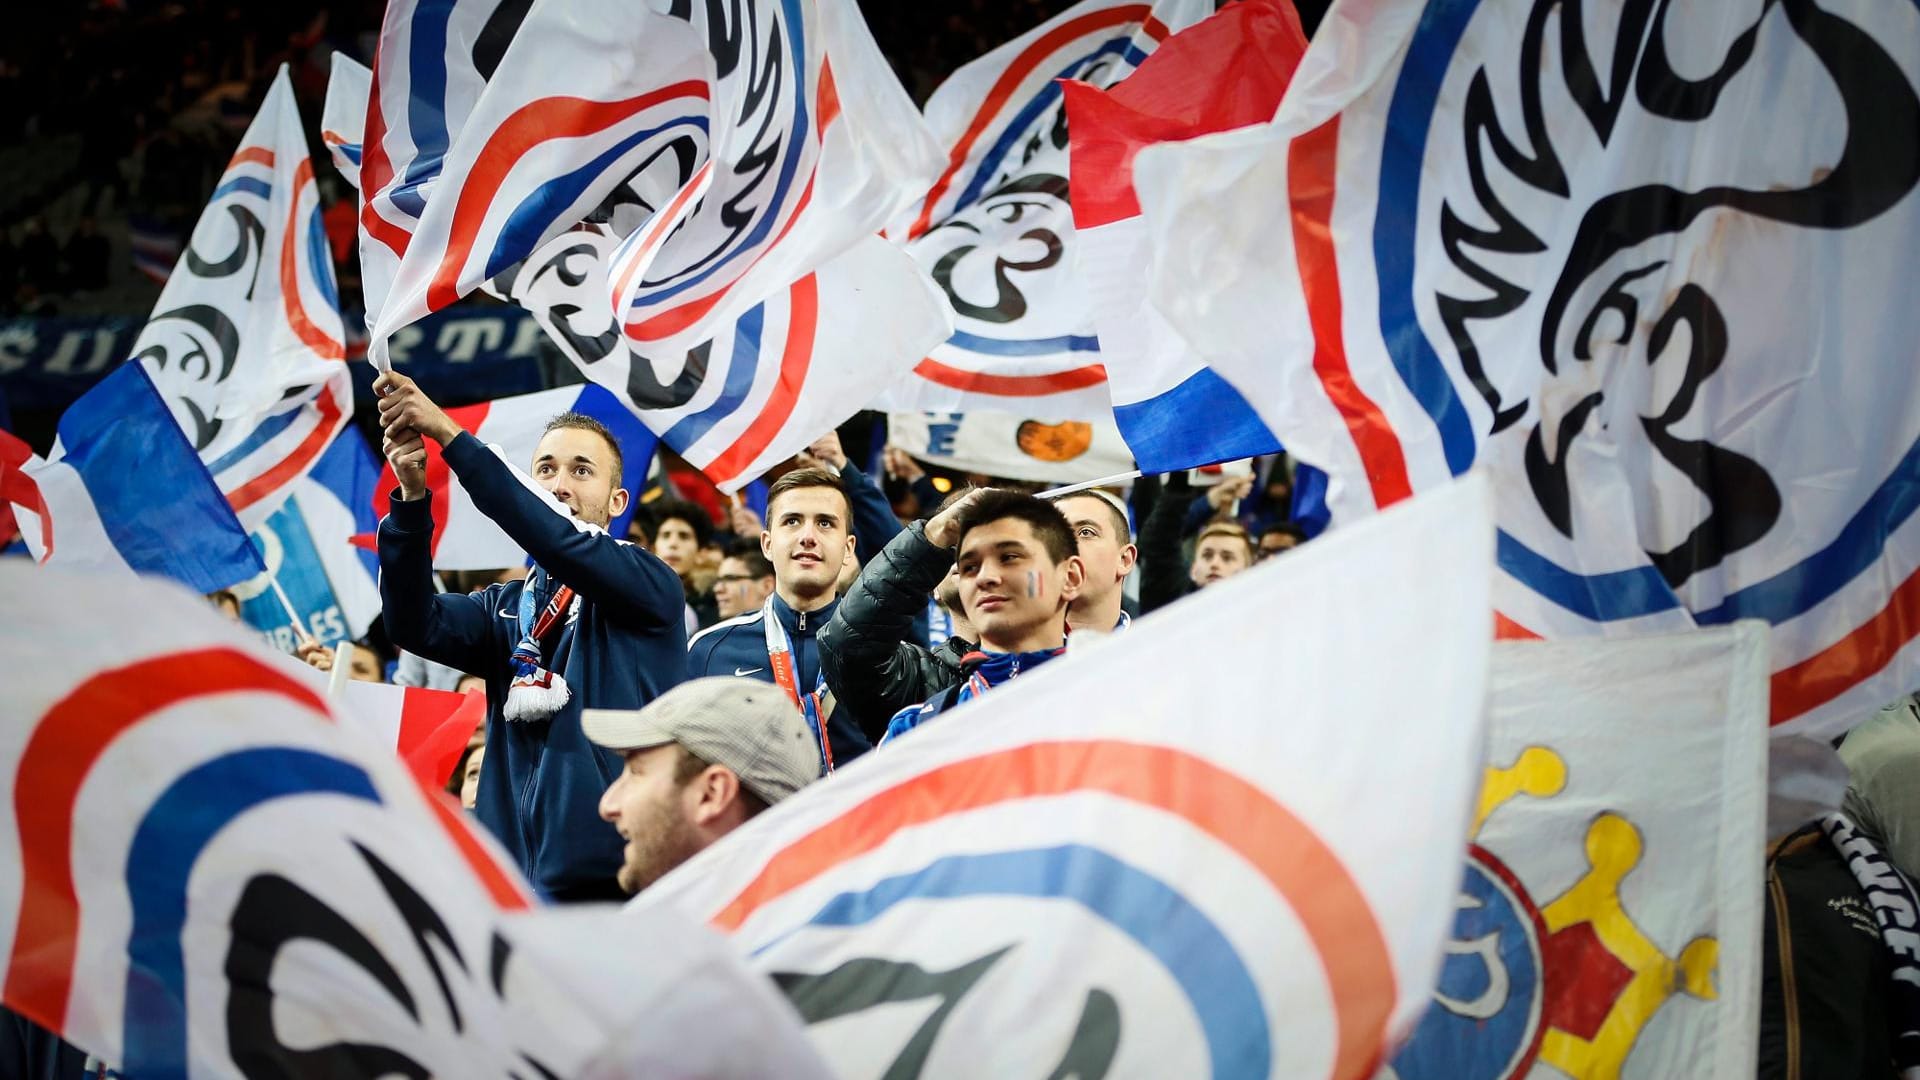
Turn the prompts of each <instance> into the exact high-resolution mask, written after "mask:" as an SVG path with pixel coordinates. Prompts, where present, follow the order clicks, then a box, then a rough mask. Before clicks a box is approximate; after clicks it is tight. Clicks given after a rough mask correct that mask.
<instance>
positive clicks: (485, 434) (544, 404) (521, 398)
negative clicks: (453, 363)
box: [354, 385, 654, 570]
mask: <svg viewBox="0 0 1920 1080" xmlns="http://www.w3.org/2000/svg"><path fill="white" fill-rule="evenodd" d="M563 412H578V413H584V414H586V415H587V416H591V417H593V418H594V419H595V420H598V421H600V422H601V423H603V424H605V425H607V428H608V430H610V431H612V432H613V436H614V439H615V440H617V441H618V442H619V443H620V450H621V454H622V456H623V459H624V465H625V471H626V477H627V478H628V479H630V480H632V481H633V482H634V483H638V482H640V481H641V480H642V479H644V478H645V476H646V475H647V468H648V465H649V464H650V463H651V462H652V460H653V447H654V437H653V434H652V433H651V432H649V431H647V429H646V428H644V427H642V426H641V425H640V424H639V423H638V422H636V421H635V420H634V418H633V415H632V414H631V413H629V412H628V411H627V410H626V409H624V408H622V407H621V405H620V403H619V402H617V401H615V400H614V399H613V395H611V394H609V393H607V392H606V391H605V390H602V389H601V388H600V387H598V386H593V385H587V386H561V387H556V388H554V389H552V390H540V391H537V392H535V393H531V394H519V395H516V396H514V397H507V398H500V399H498V400H495V401H483V402H481V403H479V404H477V405H463V406H461V407H459V408H454V409H448V410H447V415H448V416H449V417H451V418H452V419H453V422H454V423H456V424H458V425H460V427H461V428H462V429H464V430H466V431H469V432H472V433H473V436H474V437H475V438H477V439H479V440H480V441H481V442H483V443H486V444H487V445H489V446H493V447H495V448H496V449H497V450H498V452H499V453H500V456H501V457H502V458H504V459H505V460H506V461H507V463H508V464H509V465H512V466H513V467H514V468H515V469H517V470H519V471H520V472H521V473H522V474H524V473H525V472H526V471H527V470H528V469H529V468H531V467H532V466H533V453H534V450H535V448H536V447H538V446H539V445H540V437H541V435H542V434H544V433H545V430H546V426H547V421H549V420H551V419H553V418H554V417H556V416H558V415H560V414H561V413H563ZM526 482H527V483H528V484H529V485H532V480H531V479H528V480H527V481H526ZM398 485H399V480H398V479H397V478H396V477H395V476H394V472H393V465H392V464H391V463H388V464H386V465H385V466H384V467H383V468H382V470H381V472H380V481H379V484H378V485H377V486H376V487H375V488H374V489H373V492H372V501H371V505H372V508H373V513H374V518H375V520H376V521H377V520H378V519H379V518H382V517H385V516H386V514H387V509H388V499H389V497H390V496H391V495H392V493H393V491H394V490H395V488H396V487H398ZM622 486H625V483H624V482H623V485H622ZM427 489H428V490H429V491H430V492H431V493H432V499H433V548H432V550H433V566H434V569H436V570H498V569H502V568H505V567H511V566H521V565H524V564H525V563H526V561H527V554H526V552H524V551H522V550H520V545H518V544H516V543H514V542H513V541H512V540H511V539H509V538H508V536H507V534H506V533H504V532H502V531H501V530H500V527H499V526H498V525H495V524H494V523H493V521H492V520H491V519H489V518H488V517H487V516H486V515H485V514H482V513H481V512H480V510H479V508H478V507H476V506H474V505H473V500H472V499H471V498H469V497H468V495H467V493H466V489H464V488H462V487H461V486H460V484H459V482H458V481H457V480H455V479H454V477H453V473H452V470H450V469H448V468H447V464H446V461H445V459H443V458H442V457H441V456H440V447H439V446H438V445H436V444H434V443H431V442H429V443H428V444H427ZM554 505H555V506H556V507H558V506H559V503H555V504H554ZM633 511H634V502H633V501H632V500H629V501H628V503H627V509H626V511H625V512H624V513H622V514H621V515H620V516H619V517H616V518H614V519H613V521H612V523H611V524H609V525H608V526H607V531H608V532H610V533H612V534H613V535H614V536H625V535H626V534H627V523H628V522H630V521H632V520H633ZM362 520H363V521H364V519H362ZM354 542H355V543H356V544H358V545H360V546H361V547H362V548H363V549H364V550H369V551H371V550H374V549H375V547H376V538H375V536H374V535H373V534H372V533H370V532H369V533H362V534H359V535H357V536H356V537H355V538H354Z"/></svg>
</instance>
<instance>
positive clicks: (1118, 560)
mask: <svg viewBox="0 0 1920 1080" xmlns="http://www.w3.org/2000/svg"><path fill="white" fill-rule="evenodd" d="M1053 505H1054V506H1056V507H1058V508H1059V510H1060V513H1061V515H1062V516H1063V517H1065V518H1066V519H1067V524H1068V525H1070V526H1072V527H1073V538H1074V540H1075V541H1076V542H1077V543H1078V545H1079V549H1080V564H1081V565H1082V566H1084V567H1085V568H1086V572H1087V580H1086V584H1085V585H1084V586H1082V587H1081V590H1080V595H1081V599H1082V600H1090V601H1095V602H1098V601H1100V600H1102V599H1104V598H1105V597H1106V596H1107V594H1109V593H1111V592H1112V591H1113V590H1114V589H1117V588H1119V587H1120V583H1121V582H1123V581H1125V580H1127V575H1128V574H1131V573H1133V562H1134V559H1135V558H1136V557H1137V556H1138V551H1137V550H1136V549H1135V548H1134V546H1133V544H1131V543H1130V542H1128V539H1127V532H1126V527H1125V525H1124V524H1123V523H1122V522H1120V521H1119V520H1116V515H1115V512H1114V509H1113V505H1112V504H1111V503H1109V502H1107V501H1106V500H1105V499H1102V498H1101V497H1100V496H1098V495H1071V496H1068V497H1067V498H1064V499H1061V500H1059V501H1058V502H1056V503H1054V504H1053Z"/></svg>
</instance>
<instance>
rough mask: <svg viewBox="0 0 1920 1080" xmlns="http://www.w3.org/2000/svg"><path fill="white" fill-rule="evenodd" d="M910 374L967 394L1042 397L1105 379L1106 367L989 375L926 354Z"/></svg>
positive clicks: (1087, 366)
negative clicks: (942, 361) (1040, 373)
mask: <svg viewBox="0 0 1920 1080" xmlns="http://www.w3.org/2000/svg"><path fill="white" fill-rule="evenodd" d="M913 373H914V374H915V375H918V376H920V377H921V378H923V379H925V380H927V381H928V382H931V383H938V384H940V385H941V386H945V387H948V388H950V389H954V390H964V391H966V392H967V393H970V394H998V395H1000V396H1001V397H1042V396H1044V395H1046V394H1062V393H1065V392H1067V391H1069V390H1084V389H1086V388H1087V387H1089V386H1099V385H1100V384H1101V383H1103V382H1106V381H1107V369H1106V368H1104V367H1102V366H1100V365H1099V364H1088V365H1086V366H1085V367H1077V368H1069V369H1067V370H1066V371H1056V372H1054V373H1052V374H1050V375H989V374H987V373H986V372H983V371H967V370H964V369H962V368H957V367H952V366H950V365H947V364H943V363H941V362H940V361H938V360H935V359H934V358H933V357H931V356H929V357H927V358H926V359H925V360H922V361H920V362H919V363H918V364H916V365H914V368H913Z"/></svg>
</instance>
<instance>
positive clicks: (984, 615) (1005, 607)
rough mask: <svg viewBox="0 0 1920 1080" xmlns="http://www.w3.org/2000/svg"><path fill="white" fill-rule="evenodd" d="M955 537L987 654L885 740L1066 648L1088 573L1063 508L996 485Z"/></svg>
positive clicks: (963, 601)
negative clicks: (1069, 612) (1073, 609)
mask: <svg viewBox="0 0 1920 1080" xmlns="http://www.w3.org/2000/svg"><path fill="white" fill-rule="evenodd" d="M954 533H955V535H956V536H957V538H958V539H957V543H956V546H955V549H954V567H955V571H956V575H957V577H958V579H959V584H960V605H961V607H962V608H963V609H965V611H966V613H967V619H968V621H970V622H971V623H972V624H973V629H974V632H975V633H976V634H977V635H979V638H980V650H979V651H978V652H974V653H970V654H968V655H967V657H966V658H965V660H963V661H962V663H961V668H960V681H959V683H958V684H956V685H954V686H950V687H948V688H947V689H945V690H942V691H941V692H940V693H938V694H936V695H934V696H933V697H932V698H930V699H929V700H928V701H927V702H926V703H925V704H922V705H918V706H914V707H911V708H906V709H902V710H900V712H899V713H897V714H895V716H894V718H893V721H892V722H891V723H890V724H888V725H887V734H886V737H885V738H886V739H893V738H897V737H898V736H900V735H901V734H902V733H904V732H907V731H910V730H912V729H913V728H915V727H918V726H919V725H921V724H923V723H926V722H927V721H928V720H931V719H932V718H934V717H935V716H938V715H940V714H941V713H943V712H945V711H947V710H948V709H951V708H953V707H954V706H955V705H958V704H960V703H961V702H963V701H970V700H972V699H973V698H976V697H979V696H980V695H981V694H984V693H986V692H987V691H988V690H989V689H991V688H993V687H995V686H999V685H1001V684H1003V683H1006V682H1008V681H1010V680H1012V679H1015V678H1018V677H1019V675H1020V674H1021V672H1023V671H1031V670H1033V669H1034V668H1035V667H1038V666H1039V665H1041V664H1044V663H1046V662H1047V661H1049V660H1051V659H1053V658H1054V657H1056V656H1058V655H1060V654H1061V653H1063V652H1065V651H1066V645H1067V610H1068V608H1069V607H1070V606H1071V605H1072V604H1073V602H1074V600H1075V599H1076V598H1077V597H1078V596H1079V595H1080V592H1081V589H1082V588H1083V587H1084V586H1085V583H1086V568H1085V566H1084V565H1083V564H1082V563H1081V561H1080V556H1079V554H1078V543H1077V541H1076V540H1075V539H1074V534H1073V528H1072V527H1071V526H1070V525H1068V523H1067V519H1066V518H1065V517H1063V516H1061V513H1060V510H1059V508H1058V507H1056V506H1054V505H1053V504H1051V503H1048V502H1045V501H1043V500H1041V499H1036V498H1034V497H1033V496H1031V495H1027V494H1024V493H1021V492H1017V491H1006V490H1001V489H992V488H990V489H987V490H985V491H981V492H979V493H978V494H977V495H976V496H973V497H972V498H970V499H969V500H968V501H966V502H965V503H963V504H961V505H960V507H959V514H958V520H957V522H956V523H955V525H954ZM883 741H885V740H883Z"/></svg>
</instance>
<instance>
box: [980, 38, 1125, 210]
mask: <svg viewBox="0 0 1920 1080" xmlns="http://www.w3.org/2000/svg"><path fill="white" fill-rule="evenodd" d="M1131 40H1132V39H1131V37H1117V38H1113V39H1111V40H1109V41H1106V42H1102V43H1101V45H1100V47H1099V48H1097V49H1095V50H1093V51H1092V52H1090V53H1088V54H1086V55H1085V56H1081V57H1077V58H1075V59H1074V60H1073V62H1072V63H1069V64H1068V65H1067V66H1066V67H1064V68H1061V69H1060V74H1058V75H1056V76H1054V77H1053V78H1051V79H1048V80H1047V84H1046V85H1045V86H1043V87H1041V88H1040V92H1039V93H1037V94H1035V95H1033V97H1032V99H1030V100H1029V101H1028V102H1027V103H1026V104H1025V105H1024V106H1022V107H1021V109H1020V111H1019V112H1018V113H1016V114H1015V115H1014V117H1013V120H1012V121H1011V122H1009V123H1008V124H1007V126H1006V127H1004V128H1002V129H1001V130H1000V137H999V138H998V139H996V140H994V144H993V148H992V149H990V150H988V151H987V155H986V156H985V157H983V158H981V159H980V167H979V168H977V169H975V170H974V171H973V177H972V178H971V179H969V180H968V181H967V186H966V189H965V190H963V191H961V192H960V197H959V198H958V199H956V200H954V203H953V205H954V209H955V210H959V209H961V208H963V207H967V206H971V205H973V204H974V202H975V201H977V200H978V199H979V198H980V193H981V192H982V191H983V190H985V188H986V186H987V181H988V180H989V179H991V178H992V177H993V176H994V175H996V174H997V173H998V172H999V171H1000V162H1001V161H1003V160H1005V159H1006V156H1007V155H1008V154H1009V153H1011V152H1012V151H1013V148H1014V146H1015V145H1016V144H1017V143H1019V142H1020V140H1021V139H1022V138H1023V137H1024V136H1025V135H1026V133H1027V128H1029V127H1031V126H1032V125H1033V122H1034V121H1035V120H1037V119H1039V118H1040V114H1041V113H1042V112H1045V111H1046V109H1047V107H1048V106H1050V105H1052V104H1053V103H1054V102H1056V101H1059V100H1060V81H1059V80H1061V79H1071V78H1073V77H1075V76H1077V75H1078V74H1080V72H1081V71H1083V70H1085V69H1086V67H1087V66H1088V65H1090V64H1092V63H1093V62H1094V61H1095V60H1097V59H1099V58H1100V57H1102V56H1107V55H1110V54H1117V55H1124V54H1125V53H1126V50H1127V46H1128V45H1129V44H1130V42H1131Z"/></svg>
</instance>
